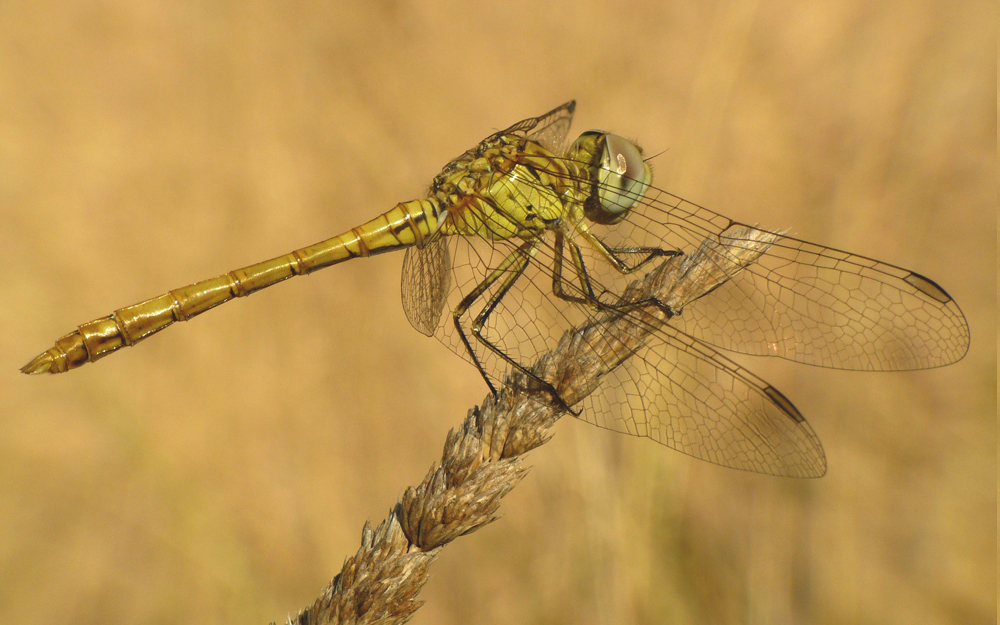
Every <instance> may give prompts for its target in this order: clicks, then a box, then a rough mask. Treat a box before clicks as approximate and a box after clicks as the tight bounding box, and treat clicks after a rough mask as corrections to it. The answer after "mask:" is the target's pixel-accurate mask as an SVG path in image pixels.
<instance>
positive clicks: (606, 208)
mask: <svg viewBox="0 0 1000 625" xmlns="http://www.w3.org/2000/svg"><path fill="white" fill-rule="evenodd" d="M598 145H599V155H598V158H597V159H596V160H597V163H596V167H595V169H596V171H594V172H593V173H594V174H595V178H596V180H597V183H598V185H597V198H596V202H590V203H589V206H588V207H587V211H586V214H587V218H589V219H590V220H591V221H594V222H597V223H601V224H615V223H618V222H619V221H621V220H622V219H624V218H625V216H626V215H627V214H628V211H629V210H631V209H632V207H634V206H635V205H636V204H638V203H639V202H640V201H641V200H642V196H643V195H644V194H645V193H646V190H647V189H648V188H649V183H650V182H651V181H652V177H653V174H652V171H651V170H650V169H649V165H648V164H646V162H645V161H643V160H642V152H640V150H639V147H638V146H637V145H635V144H634V143H632V142H631V141H629V140H628V139H625V138H624V137H620V136H618V135H613V134H606V135H604V137H603V139H602V140H600V141H599V142H598Z"/></svg>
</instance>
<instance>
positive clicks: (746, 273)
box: [550, 170, 969, 371]
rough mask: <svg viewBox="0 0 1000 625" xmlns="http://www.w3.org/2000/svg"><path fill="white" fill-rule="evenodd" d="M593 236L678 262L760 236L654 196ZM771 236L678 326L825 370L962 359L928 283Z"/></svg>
mask: <svg viewBox="0 0 1000 625" xmlns="http://www.w3.org/2000/svg"><path fill="white" fill-rule="evenodd" d="M550 173H553V174H556V173H557V172H555V171H554V170H553V171H552V172H550ZM567 182H569V183H571V184H583V182H584V181H577V180H568V181H567ZM588 184H589V183H588ZM591 230H592V231H593V232H594V233H595V234H597V235H598V236H600V237H601V238H602V240H604V241H605V242H606V243H607V244H609V245H610V246H612V247H619V248H629V247H636V246H648V247H657V248H661V249H667V250H681V251H684V252H690V251H691V250H692V249H694V248H695V247H696V246H698V245H699V244H700V243H701V242H702V241H704V240H706V239H712V240H715V241H719V242H722V243H724V244H728V245H731V246H732V247H734V248H738V247H740V245H741V242H740V239H741V237H742V238H746V237H752V236H757V233H760V232H762V231H761V230H760V229H757V228H753V227H750V226H746V225H744V224H741V223H738V222H734V221H732V220H730V219H728V218H727V217H724V216H722V215H719V214H717V213H714V212H712V211H710V210H708V209H705V208H703V207H701V206H697V205H695V204H692V203H690V202H688V201H686V200H683V199H681V198H679V197H677V196H675V195H671V194H669V193H667V192H666V191H662V190H659V189H655V188H650V189H649V191H648V192H647V194H646V197H645V198H644V199H643V200H642V202H641V203H640V204H639V205H637V206H636V207H634V208H633V209H632V210H631V211H630V213H629V215H628V218H627V219H626V220H625V221H623V222H622V223H620V224H616V225H613V226H600V225H592V226H591ZM740 232H742V233H741V234H737V233H740ZM778 236H779V237H780V238H779V240H778V241H777V242H775V243H774V244H773V245H772V246H771V248H770V249H769V251H768V252H767V253H766V254H765V255H763V256H762V257H760V258H759V259H758V260H757V262H756V263H754V264H752V265H750V266H749V267H747V268H746V269H745V270H743V271H740V272H738V273H736V274H735V275H734V276H733V278H732V279H731V280H730V281H728V282H726V283H724V284H722V285H721V286H719V288H717V289H716V290H714V291H712V292H711V293H709V294H707V295H706V296H704V297H703V298H701V299H698V300H696V301H693V302H690V303H688V304H687V305H686V306H685V308H684V309H683V311H682V314H681V315H680V316H679V317H678V318H677V319H676V326H677V327H679V328H680V329H682V330H683V331H684V332H686V333H688V334H691V335H692V336H694V337H696V338H698V339H701V340H703V341H705V342H707V343H709V344H711V345H714V346H716V347H720V348H722V349H726V350H731V351H735V352H740V353H745V354H752V355H757V356H778V357H781V358H786V359H788V360H793V361H796V362H803V363H807V364H811V365H817V366H822V367H829V368H833V369H854V370H873V371H896V370H910V369H926V368H930V367H938V366H942V365H947V364H950V363H953V362H955V361H957V360H959V359H961V358H962V357H963V356H964V355H965V353H966V352H967V351H968V347H969V327H968V323H967V322H966V320H965V317H964V316H963V314H962V311H961V310H960V309H959V307H958V305H957V304H956V303H955V301H954V300H953V299H952V298H951V296H949V295H948V294H947V293H946V292H945V291H944V290H943V289H942V288H941V287H939V286H938V285H937V284H935V283H934V282H932V281H931V280H929V279H928V278H925V277H923V276H921V275H920V274H917V273H915V272H912V271H909V270H907V269H903V268H900V267H896V266H894V265H890V264H888V263H883V262H880V261H877V260H874V259H871V258H866V257H864V256H860V255H857V254H850V253H848V252H843V251H840V250H836V249H833V248H829V247H824V246H822V245H818V244H815V243H809V242H807V241H802V240H798V239H795V238H793V237H788V236H783V235H780V234H779V235H778ZM610 280H611V281H612V282H614V281H615V279H614V278H611V279H610Z"/></svg>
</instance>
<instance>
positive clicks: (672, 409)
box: [580, 325, 826, 477]
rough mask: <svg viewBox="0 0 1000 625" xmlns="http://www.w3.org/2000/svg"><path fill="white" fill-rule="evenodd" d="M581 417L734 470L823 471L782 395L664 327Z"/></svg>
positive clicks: (802, 423) (820, 456) (822, 459)
mask: <svg viewBox="0 0 1000 625" xmlns="http://www.w3.org/2000/svg"><path fill="white" fill-rule="evenodd" d="M580 418H581V419H583V420H584V421H587V422H588V423H593V424H594V425H597V426H599V427H602V428H606V429H609V430H614V431H615V432H622V433H625V434H631V435H633V436H644V437H647V438H650V439H652V440H654V441H656V442H657V443H660V444H662V445H666V446H667V447H670V448H672V449H676V450H677V451H680V452H682V453H685V454H688V455H690V456H694V457H696V458H700V459H702V460H707V461H708V462H712V463H714V464H719V465H722V466H726V467H732V468H734V469H742V470H744V471H754V472H757V473H767V474H771V475H785V476H789V477H820V476H821V475H823V474H824V473H825V472H826V456H825V455H824V453H823V446H822V445H821V444H820V441H819V438H818V437H817V436H816V433H815V432H813V430H812V428H811V427H810V426H809V424H808V423H807V422H806V420H805V419H804V418H803V417H802V414H801V413H800V412H799V411H798V410H797V409H796V408H795V406H793V405H792V403H791V402H790V401H788V399H787V398H785V396H784V395H782V394H781V393H779V392H778V391H777V390H776V389H775V388H774V387H772V386H770V385H769V384H767V383H766V382H764V381H763V380H761V379H760V378H758V377H757V376H755V375H754V374H752V373H750V372H749V371H747V370H746V369H743V368H742V367H740V366H739V365H737V364H736V363H734V362H733V361H731V360H729V359H727V358H725V357H724V356H722V355H721V354H719V353H718V352H716V351H715V350H713V349H711V348H710V347H708V346H706V345H704V344H702V343H699V342H698V341H697V340H696V339H693V338H692V337H690V336H687V335H685V334H683V333H682V332H679V331H678V330H676V329H675V328H672V327H671V326H669V325H666V326H662V327H660V328H659V329H658V330H657V332H655V333H654V334H653V335H652V337H651V338H650V339H649V340H648V341H647V342H646V344H645V346H644V347H643V348H641V349H640V350H639V351H638V352H637V353H636V354H634V355H633V356H632V357H631V358H629V359H628V360H626V361H625V362H624V363H622V364H621V365H620V366H618V367H617V368H615V369H614V370H612V371H611V372H610V373H609V374H607V375H606V376H605V377H604V378H603V379H602V381H601V384H600V386H598V388H597V389H596V390H595V391H594V392H593V393H592V394H591V395H589V396H588V397H587V399H585V400H584V410H583V412H582V413H581V415H580Z"/></svg>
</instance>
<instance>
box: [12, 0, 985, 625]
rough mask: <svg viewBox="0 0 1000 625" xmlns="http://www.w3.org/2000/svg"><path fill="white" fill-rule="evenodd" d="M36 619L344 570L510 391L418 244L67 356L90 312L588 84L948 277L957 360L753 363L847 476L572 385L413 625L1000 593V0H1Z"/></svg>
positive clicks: (815, 236) (884, 611) (619, 114)
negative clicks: (26, 369) (683, 441)
mask: <svg viewBox="0 0 1000 625" xmlns="http://www.w3.org/2000/svg"><path fill="white" fill-rule="evenodd" d="M3 14H4V17H3V20H2V21H0V216H2V222H0V223H2V224H3V226H2V227H0V262H2V266H3V268H4V270H3V271H2V273H0V345H2V350H0V372H5V373H0V419H2V420H0V621H3V622H18V623H50V622H56V621H59V622H72V623H97V622H102V623H103V622H114V623H153V622H156V623H162V622H184V623H216V622H240V623H266V622H268V621H270V620H274V619H279V620H280V619H282V618H283V617H284V615H285V614H287V613H294V612H295V611H296V610H298V609H299V608H300V607H303V606H305V605H307V604H308V603H311V602H312V600H313V599H314V598H315V597H314V595H315V593H317V592H318V591H319V590H320V589H321V588H322V587H323V586H324V585H325V584H326V582H327V581H329V578H330V577H332V576H333V574H334V573H335V572H336V571H338V570H339V568H340V564H341V562H342V561H343V559H344V558H345V557H346V556H347V555H350V554H353V553H354V552H355V551H356V549H357V546H358V541H359V536H360V529H361V526H362V524H363V522H364V521H365V519H368V518H371V519H379V518H382V517H383V516H384V515H385V513H386V512H387V509H388V506H389V505H391V504H392V503H393V502H394V501H395V500H396V498H397V497H398V495H399V494H400V493H401V492H402V490H403V488H404V487H405V486H406V485H408V484H413V483H416V482H418V481H419V480H420V479H421V478H422V477H423V474H424V473H425V471H426V470H427V467H428V466H430V464H431V462H433V461H434V460H435V459H436V458H437V457H438V456H439V454H440V448H441V445H442V443H443V441H444V436H445V433H446V431H447V429H448V428H449V427H452V426H455V425H457V424H459V423H460V422H461V420H462V418H463V416H464V415H465V411H466V409H467V408H468V407H469V406H470V405H472V404H473V403H477V402H479V401H481V399H482V397H483V395H484V394H485V387H484V385H483V384H482V382H481V380H480V379H479V378H478V376H477V374H476V372H475V371H474V370H473V369H472V368H471V367H468V366H467V365H465V364H464V363H463V362H462V361H460V360H459V359H458V358H456V357H454V356H453V355H451V354H450V353H449V352H448V351H447V350H445V349H444V348H442V347H441V346H440V345H438V344H437V343H436V342H434V341H432V340H429V339H426V338H424V337H423V336H421V335H419V334H418V333H417V332H415V331H413V330H412V329H411V328H410V327H409V325H408V323H407V322H406V319H405V317H404V316H403V314H402V310H401V307H400V304H399V293H398V291H399V287H398V281H399V270H400V266H401V264H402V255H401V254H399V255H389V256H381V257H377V258H373V259H367V260H363V261H357V262H355V263H350V264H348V265H343V266H340V267H336V268H333V269H330V270H327V271H324V272H321V273H319V274H315V275H313V276H310V277H308V278H299V279H296V280H293V281H291V282H289V283H286V284H284V285H281V286H278V287H275V288H273V289H270V290H268V291H265V292H263V293H260V294H257V295H255V296H254V297H252V298H249V299H247V300H243V301H240V302H237V303H233V304H230V305H228V306H225V307H223V308H221V309H219V310H217V311H213V312H212V313H209V314H207V315H205V316H204V317H201V318H199V319H197V320H195V321H193V322H191V323H190V324H186V325H183V326H181V327H179V328H171V329H170V330H168V331H166V332H165V333H164V334H162V335H161V336H158V337H156V338H153V339H150V340H149V341H147V342H146V343H144V344H143V345H142V346H140V347H137V348H135V349H132V350H128V351H126V352H124V353H122V354H119V355H115V356H112V357H110V358H108V359H107V360H104V361H102V362H100V363H98V364H96V365H88V366H87V367H85V368H83V369H80V370H78V371H75V372H72V373H70V374H67V375H63V376H58V377H41V378H26V377H23V376H20V374H18V373H17V368H18V367H19V366H20V365H22V364H24V362H26V361H27V360H28V359H29V358H30V357H32V356H34V354H35V353H37V352H38V351H40V350H41V349H44V348H46V347H47V346H48V345H49V344H50V342H51V341H52V340H53V339H55V338H57V337H58V336H61V335H62V334H63V333H65V332H67V331H69V330H71V329H72V328H73V327H74V326H75V325H76V324H77V323H81V322H84V321H87V320H89V319H92V318H94V317H97V316H100V315H104V314H107V313H109V312H110V311H111V310H112V309H113V308H116V307H119V306H122V305H126V304H130V303H133V302H135V301H138V300H140V299H144V298H146V297H150V296H153V295H156V294H159V293H161V292H163V291H165V290H167V289H169V288H173V287H176V286H181V285H183V284H187V283H189V282H192V281H195V280H197V279H201V278H204V277H208V276H211V275H215V274H218V273H221V272H224V271H226V270H229V269H232V268H235V267H237V266H242V265H245V264H247V263H250V262H254V261H257V260H261V259H264V258H269V257H271V256H275V255H277V254H280V253H284V252H286V251H289V250H291V249H293V248H295V247H299V246H301V245H304V244H309V243H312V242H315V241H318V240H320V239H323V238H326V237H328V236H330V235H332V234H335V233H336V232H339V231H341V230H343V229H346V228H348V227H351V226H353V225H355V224H356V223H359V222H360V221H362V220H364V219H367V218H368V217H370V216H372V215H374V214H376V213H377V212H380V211H382V210H385V209H387V208H388V207H390V206H391V205H392V204H393V203H395V202H397V201H400V200H404V199H410V198H412V197H415V196H417V195H419V194H421V193H422V192H423V189H424V187H425V185H426V184H427V183H428V182H429V180H430V178H431V177H432V176H433V175H434V174H435V173H436V172H437V171H438V169H439V168H440V166H441V165H443V164H444V163H445V162H446V161H447V160H449V159H450V158H452V157H453V156H455V155H457V154H458V153H460V152H461V151H463V150H465V149H466V148H468V147H470V146H471V145H473V144H474V143H475V142H477V141H478V140H479V139H481V138H482V137H483V136H485V135H486V134H488V133H489V132H491V131H492V130H494V129H496V128H499V127H504V126H506V125H508V124H510V123H512V122H514V121H517V120H519V119H521V118H523V117H527V116H531V115H536V114H538V113H541V112H544V111H546V110H548V109H550V108H551V107H553V106H555V105H557V104H560V103H561V102H563V101H565V100H568V99H570V98H577V99H578V100H579V107H578V112H577V122H576V124H575V126H574V130H575V131H577V132H579V131H582V130H585V129H587V128H592V127H600V128H605V129H608V130H613V131H615V132H618V133H619V134H624V135H626V136H629V137H635V138H638V139H639V140H640V142H641V144H642V145H643V146H644V147H645V148H646V149H647V150H649V151H650V152H651V153H656V152H659V151H661V150H666V152H664V153H663V154H662V155H661V156H659V157H657V158H656V159H655V160H654V164H655V166H656V172H655V175H656V177H657V182H658V184H659V186H662V187H664V188H666V189H669V190H671V191H673V192H675V193H678V194H680V195H682V196H684V197H687V198H689V199H691V200H693V201H695V202H698V203H700V204H704V205H706V206H708V207H710V208H713V209H716V210H719V211H721V212H723V213H725V214H727V215H730V216H732V217H734V218H737V219H742V220H745V221H750V222H755V221H756V222H759V223H761V224H762V225H765V226H769V227H773V228H789V229H791V231H792V232H793V233H795V234H797V235H798V236H801V237H803V238H806V239H812V240H815V241H818V242H822V243H824V244H827V245H832V246H835V247H840V248H845V249H848V250H852V251H856V252H860V253H863V254H867V255H871V256H874V257H876V258H879V259H883V260H886V261H889V262H893V263H896V264H900V265H903V266H905V267H908V268H911V269H913V270H915V271H918V272H921V273H923V274H925V275H928V276H930V277H931V278H933V279H934V280H936V281H938V282H940V283H941V284H942V285H943V286H944V287H945V288H946V289H947V290H948V291H949V292H950V293H951V294H952V295H953V296H954V297H955V298H956V300H957V301H958V302H959V304H960V305H961V306H962V307H963V309H964V311H965V312H966V315H967V316H968V318H969V322H970V326H971V330H972V338H973V345H972V350H971V351H970V353H969V355H968V356H967V357H966V359H965V360H964V361H962V362H961V363H959V364H957V365H955V366H952V367H948V368H946V369H940V370H934V371H926V372H917V373H903V374H861V373H849V372H834V371H827V370H821V369H816V368H810V367H806V366H801V365H794V364H791V363H783V362H766V361H762V360H759V359H750V358H740V359H739V360H740V362H743V363H745V364H749V365H750V366H751V367H752V368H753V370H754V371H756V372H757V373H759V374H760V375H762V376H763V377H764V378H765V379H767V380H769V381H770V382H772V383H773V384H774V385H775V386H776V387H777V388H779V389H781V390H782V391H783V392H784V393H785V394H787V395H788V396H789V397H790V398H791V399H792V400H793V401H794V402H795V403H796V405H797V406H798V407H799V408H800V409H801V410H802V411H803V412H804V413H805V414H806V416H807V417H808V418H809V420H810V422H811V423H812V424H813V426H814V428H815V429H816V430H817V432H818V433H819V435H820V436H821V438H822V439H823V442H824V444H825V446H826V449H827V453H828V457H829V462H830V471H829V474H828V475H827V476H826V477H825V478H823V479H821V480H813V481H795V480H787V479H778V478H771V477H763V476H756V475H750V474H743V473H739V472H736V471H730V470H725V469H719V468H717V467H714V466H710V465H708V464H705V463H701V462H698V461H694V460H690V459H688V458H686V457H684V456H681V455H680V454H677V453H674V452H671V451H669V450H666V449H663V448H659V447H657V446H656V445H654V444H652V443H649V442H647V441H640V440H632V439H628V438H627V437H622V436H619V435H614V434H611V433H607V432H603V431H600V430H597V429H596V428H592V427H590V426H587V425H585V424H582V423H579V422H576V421H574V420H572V419H567V420H564V421H563V422H562V423H560V424H559V425H558V426H557V428H556V438H555V439H554V440H553V441H552V442H551V443H549V444H548V445H546V446H545V447H544V448H542V449H540V450H537V451H536V452H535V453H534V455H533V456H532V457H531V461H532V462H533V463H534V468H533V470H532V472H531V473H530V475H529V476H528V478H527V479H526V480H525V481H524V482H523V483H522V484H521V485H520V486H519V487H518V489H517V490H515V491H514V493H513V494H512V495H511V496H510V497H508V498H507V501H506V503H505V506H504V508H503V509H502V511H501V512H502V513H503V515H504V518H503V519H501V520H500V521H499V522H498V523H494V524H492V525H490V526H489V527H488V528H487V529H485V530H482V531H480V532H479V533H477V534H474V535H472V536H470V537H466V538H463V539H462V540H460V541H458V542H457V543H456V544H455V545H454V546H453V547H450V548H449V549H450V551H447V552H445V553H444V554H443V556H442V557H441V558H440V559H439V560H438V562H437V563H436V564H435V566H434V569H433V570H432V576H433V579H432V580H431V582H430V584H429V585H428V587H427V589H426V590H425V591H424V593H422V598H423V599H425V600H427V602H428V604H427V605H426V606H425V607H424V608H423V609H422V610H420V611H419V612H418V613H417V616H416V617H415V619H414V621H413V622H414V623H483V624H486V623H515V622H516V623H527V622H545V623H621V622H643V623H661V622H671V623H735V622H749V623H767V624H780V623H992V622H995V620H996V601H995V599H996V595H995V592H996V587H997V577H996V571H997V569H996V554H997V546H996V493H997V489H996V453H997V447H996V417H997V415H996V388H997V387H996V382H997V371H996V353H997V352H996V336H997V335H996V305H997V297H996V295H997V292H996V267H997V265H996V225H997V222H996V219H997V185H996V182H997V155H996V148H997V142H996V108H995V105H996V76H997V71H996V14H995V7H994V5H993V4H992V3H988V2H966V3H950V2H944V1H938V2H934V1H926V2H920V1H918V2H912V1H909V2H904V1H898V2H886V3H868V2H861V1H854V0H849V1H846V2H824V3H801V2H791V1H786V2H780V1H774V2H769V1H764V0H761V1H758V2H754V1H736V2H714V3H712V2H709V3H687V2H683V3H680V2H678V3H664V2H649V3H642V2H635V3H624V4H621V5H614V6H612V5H610V4H608V5H606V6H604V7H603V8H596V7H590V6H589V5H584V3H579V2H576V3H549V4H546V5H545V8H542V9H539V8H536V7H535V6H534V3H526V2H525V3H518V2H515V3H504V4H503V5H500V4H499V3H498V4H497V5H496V6H494V5H482V6H472V5H470V4H469V3H461V2H454V3H419V4H416V5H414V4H410V3H402V2H399V3H394V2H351V3H336V2H300V3H296V4H295V5H294V6H289V5H288V4H286V3H261V2H253V1H251V2H239V3H236V2H234V3H225V2H202V3H189V2H180V3H178V2H172V3H171V2H143V3H127V2H119V3H113V2H104V3H97V2H95V3H62V4H59V5H58V6H54V5H47V4H44V3H31V2H24V1H20V0H15V1H14V2H8V3H5V5H4V8H3Z"/></svg>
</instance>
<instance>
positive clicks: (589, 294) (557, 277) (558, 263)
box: [552, 233, 682, 317]
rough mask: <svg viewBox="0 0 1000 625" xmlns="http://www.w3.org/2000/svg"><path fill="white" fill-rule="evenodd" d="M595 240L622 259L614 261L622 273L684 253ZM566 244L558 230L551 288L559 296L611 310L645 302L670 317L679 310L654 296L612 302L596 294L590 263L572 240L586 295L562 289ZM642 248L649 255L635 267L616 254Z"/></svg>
mask: <svg viewBox="0 0 1000 625" xmlns="http://www.w3.org/2000/svg"><path fill="white" fill-rule="evenodd" d="M594 240H595V241H597V242H598V243H599V244H600V245H601V246H602V248H603V249H604V250H605V251H606V252H607V254H608V256H609V257H610V258H612V259H614V260H615V261H617V262H618V263H621V264H620V265H619V264H615V268H617V269H618V270H619V271H621V273H623V274H629V273H632V272H633V271H636V270H638V269H639V268H641V267H643V266H644V265H646V264H648V263H649V262H650V261H652V260H653V259H654V258H667V257H672V256H679V255H680V254H681V253H682V252H679V251H675V250H663V249H660V248H655V247H635V248H612V247H608V246H606V245H605V244H604V243H603V242H601V241H600V239H597V238H596V237H595V238H594ZM563 245H564V240H563V237H562V236H561V233H557V234H556V250H555V265H554V268H553V272H552V292H553V293H554V294H555V295H556V297H558V298H560V299H562V300H565V301H568V302H574V303H578V304H585V305H588V306H591V307H593V308H596V309H598V310H602V311H609V312H629V311H632V310H636V309H638V308H642V307H644V306H655V307H656V308H659V309H660V310H661V311H663V312H664V313H665V314H666V315H667V316H668V317H673V316H675V315H679V314H680V312H678V311H676V310H674V309H673V308H671V307H670V306H668V305H667V304H665V303H664V302H662V301H661V300H659V299H658V298H655V297H648V298H646V299H642V300H638V301H635V302H625V303H621V302H617V303H613V304H609V303H607V302H602V301H601V300H600V298H598V297H597V295H596V294H595V293H594V288H593V286H592V285H591V282H590V274H589V273H588V272H587V267H586V265H585V264H584V261H583V253H582V252H581V251H580V247H579V246H578V245H577V244H576V243H574V242H572V241H570V242H569V243H568V246H569V250H570V256H571V257H572V259H573V268H574V270H575V271H576V274H577V277H578V278H579V280H580V284H581V287H582V292H583V294H584V295H583V297H578V296H574V295H570V294H568V293H566V292H565V290H564V289H563V276H562V266H563V263H562V249H563ZM640 252H647V253H648V255H647V256H646V258H644V259H643V260H641V261H640V262H639V263H637V264H636V265H635V266H632V267H629V266H628V265H626V264H625V263H624V261H622V260H621V259H619V258H617V257H616V256H614V254H615V253H640Z"/></svg>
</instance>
